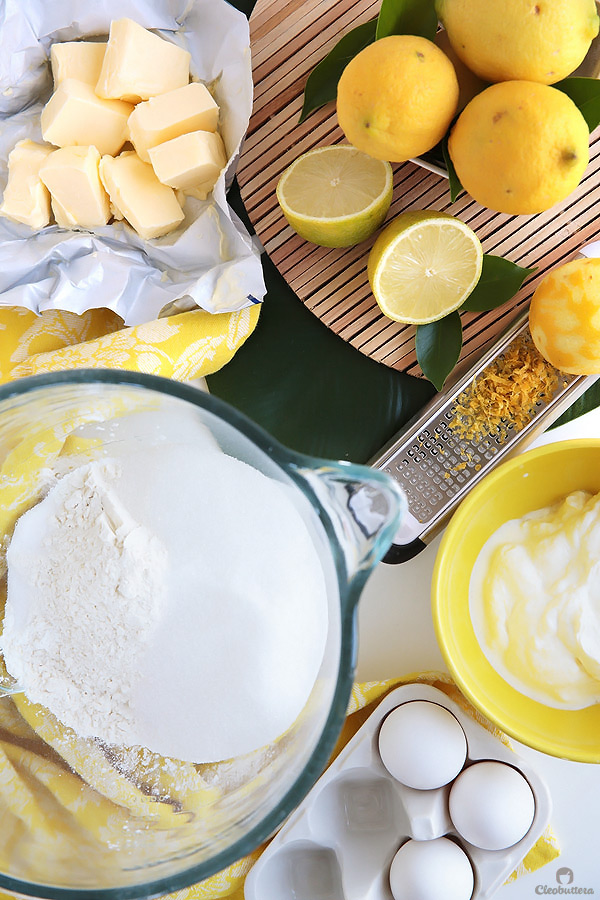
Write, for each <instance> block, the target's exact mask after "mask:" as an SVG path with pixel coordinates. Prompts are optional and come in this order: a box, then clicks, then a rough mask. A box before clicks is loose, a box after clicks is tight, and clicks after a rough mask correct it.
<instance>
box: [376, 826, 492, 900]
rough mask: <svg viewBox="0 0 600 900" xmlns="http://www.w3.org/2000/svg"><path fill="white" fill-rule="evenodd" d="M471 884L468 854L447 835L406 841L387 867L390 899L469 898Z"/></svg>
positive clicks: (448, 899) (460, 899)
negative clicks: (426, 839)
mask: <svg viewBox="0 0 600 900" xmlns="http://www.w3.org/2000/svg"><path fill="white" fill-rule="evenodd" d="M473 885H474V877H473V867H472V866H471V862H470V860H469V857H468V856H467V854H466V853H465V852H464V850H463V849H462V848H461V847H459V846H458V844H455V843H454V841H451V840H449V839H448V838H436V839H435V840H433V841H413V840H409V841H407V842H406V843H405V844H403V845H402V846H401V847H400V849H399V850H398V852H397V853H396V855H395V856H394V859H393V860H392V865H391V867H390V888H391V891H392V894H393V895H394V900H440V897H443V898H444V900H470V897H471V895H472V893H473Z"/></svg>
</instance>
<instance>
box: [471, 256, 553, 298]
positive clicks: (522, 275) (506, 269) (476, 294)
mask: <svg viewBox="0 0 600 900" xmlns="http://www.w3.org/2000/svg"><path fill="white" fill-rule="evenodd" d="M536 271H537V270H536V269H525V268H523V267H522V266H518V265H517V264H516V263H513V262H511V261H510V260H509V259H504V258H503V257H502V256H492V255H491V254H488V253H484V255H483V266H482V268H481V275H480V277H479V281H478V282H477V284H476V285H475V287H474V288H473V290H472V291H471V293H470V294H469V296H468V297H467V299H466V300H465V302H464V303H463V305H462V306H461V310H465V311H467V310H468V311H469V312H484V311H485V310H488V309H496V307H497V306H501V305H502V304H503V303H506V301H507V300H510V298H511V297H514V295H515V294H516V293H517V291H518V290H519V288H520V287H521V285H522V284H523V282H524V281H525V279H526V278H527V277H528V276H529V275H533V273H534V272H536Z"/></svg>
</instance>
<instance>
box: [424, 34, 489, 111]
mask: <svg viewBox="0 0 600 900" xmlns="http://www.w3.org/2000/svg"><path fill="white" fill-rule="evenodd" d="M435 43H436V45H437V46H438V47H439V48H440V50H442V51H443V52H444V53H445V54H446V56H447V57H448V59H449V60H450V62H451V63H452V65H453V66H454V71H455V72H456V77H457V79H458V105H457V107H456V109H457V111H458V112H460V110H462V109H464V108H465V106H466V105H467V103H468V102H469V100H472V99H473V97H474V96H475V94H479V93H481V91H483V90H484V88H486V87H487V86H488V82H487V81H484V80H483V79H482V78H480V77H479V76H478V75H475V73H474V72H471V70H470V69H469V68H468V67H467V66H465V64H464V62H463V61H462V59H461V58H460V57H459V56H458V55H457V53H456V52H455V50H454V49H453V47H452V44H451V43H450V38H449V37H448V32H447V31H444V29H443V28H440V30H439V31H438V32H436V35H435Z"/></svg>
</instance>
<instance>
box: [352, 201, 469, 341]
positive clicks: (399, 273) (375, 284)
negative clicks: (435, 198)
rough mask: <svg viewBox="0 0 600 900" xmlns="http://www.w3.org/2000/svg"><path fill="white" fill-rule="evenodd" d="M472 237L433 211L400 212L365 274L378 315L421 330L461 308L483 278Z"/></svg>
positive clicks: (461, 224) (375, 247)
mask: <svg viewBox="0 0 600 900" xmlns="http://www.w3.org/2000/svg"><path fill="white" fill-rule="evenodd" d="M482 264H483V250H482V249H481V243H480V241H479V239H478V238H477V236H476V235H475V233H474V232H473V231H472V230H471V229H470V228H469V226H468V225H465V223H464V222H461V220H460V219H456V218H454V217H453V216H449V215H447V214H446V213H441V212H436V211H433V210H413V211H411V212H405V213H401V214H400V215H399V216H397V217H396V218H395V219H394V220H393V221H392V222H390V224H389V225H387V226H386V228H384V230H383V231H382V232H381V234H380V235H379V237H378V238H377V240H376V241H375V243H374V244H373V247H372V249H371V252H370V253H369V260H368V265H367V271H368V275H369V283H370V285H371V290H372V291H373V294H374V295H375V299H376V300H377V303H378V304H379V307H380V309H381V311H382V312H383V313H384V314H385V315H386V316H388V318H390V319H394V321H396V322H407V323H410V324H413V325H423V324H425V323H427V322H435V321H437V319H441V318H442V316H447V315H448V313H451V312H454V310H456V309H458V308H459V306H462V304H463V303H464V301H465V300H466V298H467V297H468V296H469V294H470V293H471V291H472V290H473V288H474V287H475V285H476V284H477V282H478V281H479V276H480V275H481V266H482Z"/></svg>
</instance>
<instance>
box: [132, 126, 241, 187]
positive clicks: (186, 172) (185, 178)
mask: <svg viewBox="0 0 600 900" xmlns="http://www.w3.org/2000/svg"><path fill="white" fill-rule="evenodd" d="M149 153H150V161H151V163H152V168H153V169H154V171H155V172H156V176H157V178H158V179H159V181H162V182H163V184H169V185H170V186H171V187H173V188H179V189H180V190H182V191H185V190H189V189H190V188H199V187H200V186H202V189H203V190H206V187H207V186H208V185H210V187H209V188H208V189H209V190H210V189H211V188H213V187H214V184H215V182H216V180H217V178H218V177H219V174H220V172H221V169H222V168H223V167H224V166H225V164H226V163H227V154H226V153H225V147H224V146H223V141H222V139H221V135H219V134H216V133H215V132H212V131H192V132H191V133H190V134H182V135H180V136H179V137H176V138H173V140H172V141H166V142H165V143H164V144H159V145H158V147H152V148H151V149H150V150H149Z"/></svg>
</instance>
